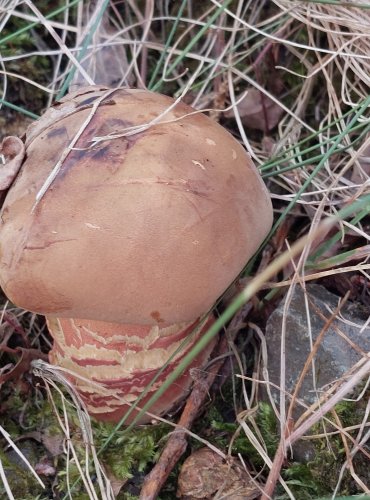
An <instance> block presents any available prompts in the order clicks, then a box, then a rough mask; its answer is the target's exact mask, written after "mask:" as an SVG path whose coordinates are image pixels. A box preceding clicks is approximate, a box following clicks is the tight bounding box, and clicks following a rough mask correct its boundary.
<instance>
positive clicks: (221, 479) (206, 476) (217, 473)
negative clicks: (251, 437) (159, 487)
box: [177, 448, 261, 500]
mask: <svg viewBox="0 0 370 500" xmlns="http://www.w3.org/2000/svg"><path fill="white" fill-rule="evenodd" d="M216 494H217V497H218V496H220V498H232V499H233V500H252V499H254V498H257V497H258V496H260V495H261V489H260V488H258V487H257V486H256V482H255V481H252V480H251V479H250V477H249V475H248V474H247V473H246V471H245V470H243V469H242V468H241V467H240V466H239V465H238V463H237V461H236V460H235V459H233V458H230V459H229V461H228V462H226V461H225V460H224V459H223V458H222V457H221V456H220V455H218V454H217V453H215V452H214V451H212V450H210V449H209V448H201V449H200V450H197V451H195V452H194V453H192V454H191V455H190V457H188V458H187V459H186V460H185V462H184V464H183V466H182V468H181V471H180V474H179V479H178V491H177V496H178V497H180V498H182V499H184V500H185V499H186V500H195V499H198V498H203V499H209V500H210V499H212V498H214V497H215V495H216Z"/></svg>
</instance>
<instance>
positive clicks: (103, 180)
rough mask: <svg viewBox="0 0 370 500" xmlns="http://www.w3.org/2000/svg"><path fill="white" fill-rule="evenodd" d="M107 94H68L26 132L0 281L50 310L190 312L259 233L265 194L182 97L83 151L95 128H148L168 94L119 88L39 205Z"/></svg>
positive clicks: (8, 206) (34, 307) (4, 230)
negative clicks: (55, 170)
mask: <svg viewBox="0 0 370 500" xmlns="http://www.w3.org/2000/svg"><path fill="white" fill-rule="evenodd" d="M104 92H107V90H106V89H100V88H94V87H93V88H92V89H83V90H80V91H79V93H76V94H73V95H69V96H67V98H65V99H64V102H63V103H62V104H58V105H57V106H56V107H55V108H54V109H51V110H50V111H48V112H47V113H46V114H45V115H44V117H42V118H41V119H40V120H39V121H38V122H37V124H36V125H35V126H33V128H31V129H30V130H29V132H28V134H27V140H26V160H25V161H24V163H23V165H22V168H21V171H20V173H19V175H18V177H17V179H16V181H15V183H14V184H13V186H12V187H11V189H10V191H9V192H8V195H7V197H6V199H5V202H4V205H3V207H2V211H1V225H0V283H1V286H2V288H3V290H4V291H5V293H6V294H7V295H8V297H9V298H10V299H11V300H12V301H13V302H14V303H15V304H17V305H18V306H20V307H23V308H25V309H28V310H31V311H35V312H38V313H42V314H47V315H49V316H55V317H69V318H88V319H91V320H100V321H110V322H121V323H126V324H127V323H131V324H160V325H167V324H171V323H178V322H184V321H193V320H194V319H196V318H197V317H199V316H200V315H201V314H203V313H205V312H206V311H207V310H208V309H209V308H210V307H212V305H213V303H214V301H215V300H216V299H217V298H218V297H219V295H220V294H221V293H222V292H223V291H224V290H225V288H226V287H227V286H228V285H229V284H230V283H231V282H232V280H233V279H234V278H235V277H236V276H237V274H238V273H239V272H240V270H241V269H242V268H243V266H244V265H245V264H246V262H247V261H248V260H249V259H250V257H251V256H252V255H253V254H254V252H255V251H256V250H257V249H258V247H259V245H260V243H261V242H262V240H263V238H264V237H265V236H266V234H267V232H268V230H269V228H270V226H271V221H272V208H271V202H270V198H269V195H268V192H267V190H266V188H265V186H264V184H263V182H262V180H261V178H260V176H259V174H258V172H257V170H256V168H255V167H254V165H253V163H252V161H251V159H250V158H249V156H248V155H247V154H246V152H245V151H244V149H243V148H242V146H240V145H239V143H238V142H237V141H236V140H235V139H234V138H233V137H232V136H231V135H230V134H229V133H228V132H227V131H226V130H225V129H223V128H222V127H221V126H220V125H218V124H217V123H215V122H213V121H212V120H210V119H209V118H208V117H207V116H205V115H203V114H193V115H191V116H185V115H187V114H189V113H192V112H193V111H194V110H193V109H192V108H190V107H189V106H187V105H185V104H183V103H179V104H177V105H176V106H175V107H173V108H172V109H171V110H170V111H169V112H168V113H167V114H165V115H164V116H163V117H162V118H161V121H162V123H157V124H155V125H152V126H150V127H149V128H147V129H146V130H142V131H139V132H138V133H135V134H132V135H122V136H121V137H118V138H114V139H108V140H104V141H102V142H98V143H97V144H96V145H93V146H92V144H93V143H92V142H91V141H92V139H93V138H94V137H97V136H107V135H108V134H112V133H118V132H122V131H124V130H125V129H127V127H131V126H135V125H142V124H145V123H147V122H148V121H150V120H153V119H154V118H156V117H157V116H158V115H159V114H161V113H163V112H164V111H165V110H166V109H167V108H168V107H169V106H171V105H172V104H173V102H174V101H173V99H171V98H169V97H166V96H163V95H159V94H155V93H152V92H148V91H145V90H127V89H119V90H115V91H113V92H112V91H111V92H110V95H109V96H108V97H106V99H105V100H103V101H102V103H101V104H100V106H99V107H98V108H97V111H96V113H95V114H94V116H93V117H92V119H91V121H90V123H89V125H88V126H87V127H86V128H85V130H84V131H83V132H82V134H81V136H80V138H79V140H78V142H77V143H76V144H75V146H74V147H75V149H74V150H72V151H71V152H70V153H69V155H68V156H67V157H66V158H65V160H64V161H63V162H62V163H61V166H60V170H59V172H58V174H57V175H56V177H55V179H54V180H53V182H52V183H51V185H50V187H49V188H48V189H47V191H46V193H45V194H44V196H43V197H42V198H41V199H40V201H39V202H38V203H36V204H35V198H36V195H37V193H38V192H39V190H40V189H41V187H42V186H43V185H44V183H45V180H46V179H47V177H48V176H49V174H50V172H51V171H52V169H53V168H54V167H55V165H56V164H57V162H58V161H59V160H60V159H61V157H62V154H63V152H64V151H65V148H66V147H67V146H68V145H69V144H70V143H71V141H72V139H73V138H74V136H75V134H76V133H77V132H78V131H79V129H80V128H81V126H82V125H83V123H84V121H85V120H86V119H87V117H88V115H89V113H91V106H92V105H93V104H94V101H96V99H97V98H101V97H102V96H103V95H104ZM58 113H59V114H58ZM63 114H64V115H65V116H63ZM165 122H169V123H165Z"/></svg>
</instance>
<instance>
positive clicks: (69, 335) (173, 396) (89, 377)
mask: <svg viewBox="0 0 370 500" xmlns="http://www.w3.org/2000/svg"><path fill="white" fill-rule="evenodd" d="M212 321H213V318H211V317H209V318H208V319H206V320H200V319H198V320H196V321H194V322H191V323H181V324H172V325H170V326H164V327H160V326H158V325H156V326H151V325H122V324H119V323H107V322H102V321H90V320H80V319H73V318H51V317H47V323H48V327H49V330H50V331H51V334H52V335H53V337H54V346H53V349H52V351H51V352H50V354H49V358H50V362H51V363H53V364H56V365H58V366H61V367H63V368H65V369H67V370H68V371H69V372H71V373H73V374H74V383H75V385H76V387H77V388H78V390H79V393H80V395H81V397H82V399H83V400H84V402H85V404H86V405H87V409H88V411H89V413H90V414H91V415H93V416H95V417H96V418H97V419H99V420H103V421H113V422H118V421H119V420H120V419H121V418H122V417H123V416H124V415H125V413H126V412H127V411H128V409H129V408H130V406H131V405H132V404H133V403H135V401H136V400H137V398H138V397H139V396H140V395H141V394H142V393H143V391H144V390H145V389H146V388H147V386H148V385H149V384H150V383H151V381H152V380H153V378H154V377H155V375H156V374H157V373H158V370H160V369H162V372H161V373H160V375H159V377H158V378H157V380H156V382H155V383H154V384H153V385H152V386H151V387H150V389H149V391H148V393H147V394H146V395H145V396H144V397H143V398H142V399H141V400H140V402H139V405H138V406H139V407H142V406H143V405H144V404H145V402H146V401H147V400H148V399H149V398H150V397H151V396H152V395H153V393H154V392H155V390H156V389H157V388H158V387H159V386H160V385H161V384H162V383H163V381H164V380H165V379H166V377H167V376H168V375H169V373H171V372H172V371H173V370H174V368H175V367H176V366H177V365H178V363H180V361H181V360H182V359H183V357H184V356H185V355H186V354H187V353H188V352H189V350H190V349H191V348H192V347H193V346H194V344H195V343H196V342H197V340H198V338H199V337H200V336H201V335H202V334H203V333H204V332H205V331H206V330H207V329H208V328H209V326H210V324H211V323H212ZM213 347H214V342H213V343H211V345H209V346H208V348H207V349H206V350H205V351H204V352H202V353H201V355H200V356H198V357H197V358H196V359H194V361H193V363H192V364H191V365H190V366H189V367H188V369H187V370H186V371H185V372H184V373H183V374H182V375H181V376H180V378H179V379H178V380H177V382H176V384H173V385H172V386H171V387H170V388H169V389H168V390H167V391H166V392H165V393H164V394H163V396H161V397H160V398H159V399H158V401H157V402H156V403H155V404H154V405H153V407H152V408H151V414H155V415H162V414H164V413H167V412H168V411H169V410H171V408H172V407H173V406H175V405H176V404H178V403H180V402H181V401H182V400H183V398H184V397H185V396H186V394H187V393H188V391H189V389H190V386H191V384H192V381H193V379H192V374H191V369H192V368H195V367H196V368H198V369H201V368H203V366H204V365H205V363H206V362H207V360H208V358H209V355H210V353H211V351H212V349H213ZM166 364H167V366H165V365H166ZM136 414H137V410H135V411H134V412H132V415H131V418H130V420H132V419H133V418H134V417H135V415H136ZM151 418H152V417H150V416H144V417H143V418H141V420H140V422H141V423H145V422H148V421H150V420H151Z"/></svg>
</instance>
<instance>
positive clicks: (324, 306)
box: [266, 285, 370, 418]
mask: <svg viewBox="0 0 370 500" xmlns="http://www.w3.org/2000/svg"><path fill="white" fill-rule="evenodd" d="M306 290H307V294H308V307H309V315H310V319H309V321H310V325H311V331H312V342H313V343H314V342H315V340H316V339H317V337H318V336H319V335H320V332H321V331H322V329H323V328H324V325H325V324H326V321H327V320H328V319H330V318H331V315H332V313H333V311H334V310H335V309H336V308H337V307H338V303H339V299H340V298H339V297H338V296H337V295H334V294H333V293H330V292H328V291H327V290H326V289H325V288H324V287H323V286H321V285H307V287H306ZM284 303H285V300H283V301H282V302H281V303H280V305H279V307H278V308H277V309H276V310H275V311H274V312H273V313H272V315H271V316H270V318H269V320H268V323H267V327H266V343H267V353H268V372H269V377H270V382H272V383H274V384H277V385H279V386H280V342H281V332H282V322H283V309H284ZM320 315H323V317H325V318H326V320H325V319H323V318H322V317H320ZM340 315H341V317H342V319H341V318H337V319H335V320H334V321H333V322H332V323H331V325H330V327H329V328H328V329H327V331H326V332H325V333H324V335H323V338H322V340H321V342H320V346H319V348H318V351H317V353H316V354H315V357H314V364H315V372H314V373H315V383H314V379H313V373H312V368H310V369H309V370H308V372H307V375H306V376H305V378H304V380H303V383H302V386H301V389H300V391H299V393H298V397H299V398H300V399H301V400H302V401H303V402H304V403H305V404H306V405H311V404H312V403H314V402H315V401H317V400H318V399H319V398H320V395H321V394H322V392H323V391H324V390H327V389H328V386H329V385H330V384H332V383H334V382H335V381H337V380H338V379H340V378H341V377H342V376H343V375H344V374H345V373H346V372H347V371H348V370H349V369H350V368H351V367H352V366H353V365H354V364H355V363H357V362H358V361H359V360H360V359H361V350H362V351H363V352H365V353H367V352H369V351H370V328H365V329H364V330H363V331H362V332H361V328H362V326H363V325H364V323H365V321H366V319H367V315H365V316H364V314H363V313H361V309H360V307H357V306H356V304H354V303H350V302H347V303H346V304H345V305H344V306H343V307H342V309H341V313H340ZM343 318H344V321H343ZM345 320H347V322H345ZM340 332H342V333H343V334H344V335H345V336H346V337H347V338H348V339H349V341H350V342H351V343H352V345H351V344H350V343H349V342H348V341H347V340H345V339H344V338H342V337H341V336H340ZM285 343H286V390H287V391H288V392H289V393H290V394H292V393H293V391H294V388H295V386H296V383H297V381H298V378H299V376H300V374H301V371H302V369H303V367H304V365H305V363H306V360H307V357H308V356H309V353H310V352H311V347H310V338H309V324H308V320H307V312H306V303H305V296H304V292H303V290H302V288H301V287H300V286H298V285H297V286H296V288H295V291H294V293H293V295H292V300H291V303H290V305H289V308H288V310H287V317H286V341H285ZM315 385H316V388H315ZM272 395H273V397H274V399H275V401H276V402H277V403H279V391H278V390H274V389H272ZM286 401H287V405H288V404H289V402H290V400H289V398H288V397H287V398H286ZM303 411H304V410H303V407H302V406H301V405H296V408H295V412H294V415H293V416H294V417H295V418H296V417H297V416H298V415H300V414H301V413H303Z"/></svg>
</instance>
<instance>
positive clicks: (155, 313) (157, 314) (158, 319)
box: [150, 311, 164, 323]
mask: <svg viewBox="0 0 370 500" xmlns="http://www.w3.org/2000/svg"><path fill="white" fill-rule="evenodd" d="M150 316H151V317H152V318H153V319H154V321H156V322H157V323H164V319H163V318H161V315H160V312H159V311H153V312H151V313H150Z"/></svg>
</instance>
